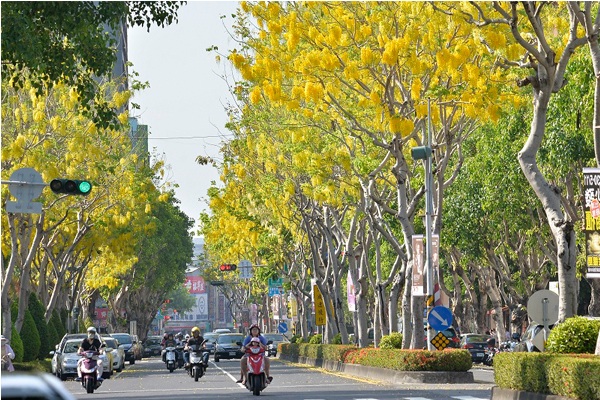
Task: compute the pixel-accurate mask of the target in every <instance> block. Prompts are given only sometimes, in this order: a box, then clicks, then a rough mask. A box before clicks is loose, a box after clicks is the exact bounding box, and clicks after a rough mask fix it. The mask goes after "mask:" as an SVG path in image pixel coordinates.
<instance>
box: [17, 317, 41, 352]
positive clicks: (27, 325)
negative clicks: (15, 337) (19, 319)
mask: <svg viewBox="0 0 600 400" xmlns="http://www.w3.org/2000/svg"><path fill="white" fill-rule="evenodd" d="M19 335H20V336H21V340H22V341H23V345H24V350H25V352H24V354H23V361H25V362H28V361H33V360H35V359H37V358H38V356H39V353H40V346H41V340H40V334H39V332H38V330H37V326H36V325H35V321H34V320H33V317H32V316H31V313H30V312H29V310H26V311H25V319H24V320H23V326H22V327H21V332H19Z"/></svg>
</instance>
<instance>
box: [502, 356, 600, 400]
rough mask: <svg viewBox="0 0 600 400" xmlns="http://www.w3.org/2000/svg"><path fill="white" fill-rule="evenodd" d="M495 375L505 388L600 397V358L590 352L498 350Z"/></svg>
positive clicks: (587, 399)
mask: <svg viewBox="0 0 600 400" xmlns="http://www.w3.org/2000/svg"><path fill="white" fill-rule="evenodd" d="M494 376H495V381H496V384H497V385H498V386H499V387H501V388H507V389H514V390H524V391H527V392H534V393H545V394H555V395H559V396H565V397H570V398H574V399H582V400H584V399H585V400H600V357H598V356H594V355H590V354H551V353H521V352H515V353H511V352H506V353H498V354H496V355H495V356H494Z"/></svg>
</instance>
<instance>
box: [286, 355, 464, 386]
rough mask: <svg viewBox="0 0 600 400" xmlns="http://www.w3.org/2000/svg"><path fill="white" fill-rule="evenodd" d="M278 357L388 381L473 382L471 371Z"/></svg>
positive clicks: (361, 376)
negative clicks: (397, 368) (411, 368)
mask: <svg viewBox="0 0 600 400" xmlns="http://www.w3.org/2000/svg"><path fill="white" fill-rule="evenodd" d="M279 358H280V359H282V360H286V361H290V362H294V363H300V364H307V365H311V366H313V367H319V368H323V369H326V370H328V371H334V372H341V373H344V374H348V375H352V376H355V377H359V378H367V379H374V380H379V381H385V382H390V383H474V382H475V381H474V379H473V372H471V371H466V372H456V371H397V370H393V369H386V368H378V367H369V366H366V365H358V364H345V363H342V362H340V361H329V360H322V359H314V358H308V357H302V356H299V357H288V356H283V355H280V356H279Z"/></svg>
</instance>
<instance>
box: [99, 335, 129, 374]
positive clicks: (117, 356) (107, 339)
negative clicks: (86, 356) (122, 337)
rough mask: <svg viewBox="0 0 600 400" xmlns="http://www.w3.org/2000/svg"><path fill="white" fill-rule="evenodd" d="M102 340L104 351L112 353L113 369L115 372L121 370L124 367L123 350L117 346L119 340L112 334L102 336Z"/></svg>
mask: <svg viewBox="0 0 600 400" xmlns="http://www.w3.org/2000/svg"><path fill="white" fill-rule="evenodd" d="M102 340H103V341H104V343H106V350H105V351H106V352H110V353H112V365H113V369H114V370H115V371H117V372H121V371H123V369H124V368H125V350H123V348H122V347H120V346H119V341H118V340H117V339H115V338H114V337H112V336H102Z"/></svg>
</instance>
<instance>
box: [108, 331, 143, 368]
mask: <svg viewBox="0 0 600 400" xmlns="http://www.w3.org/2000/svg"><path fill="white" fill-rule="evenodd" d="M110 336H112V337H114V338H115V339H117V340H118V341H119V347H121V348H122V349H123V350H124V351H125V361H129V364H130V365H133V364H135V361H136V360H141V359H142V354H143V351H144V350H143V349H142V346H141V344H140V343H138V342H137V336H133V335H130V334H129V333H111V335H110Z"/></svg>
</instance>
